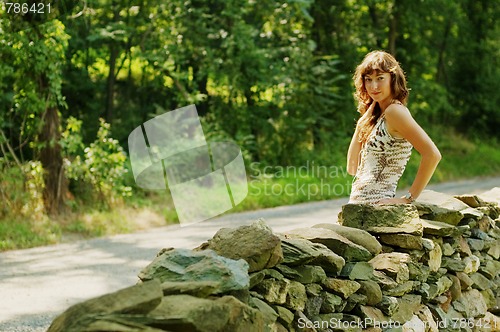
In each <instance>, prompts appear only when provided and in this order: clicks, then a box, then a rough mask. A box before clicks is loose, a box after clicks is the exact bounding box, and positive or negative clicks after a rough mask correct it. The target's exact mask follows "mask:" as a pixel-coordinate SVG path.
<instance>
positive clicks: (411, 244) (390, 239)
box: [379, 234, 423, 250]
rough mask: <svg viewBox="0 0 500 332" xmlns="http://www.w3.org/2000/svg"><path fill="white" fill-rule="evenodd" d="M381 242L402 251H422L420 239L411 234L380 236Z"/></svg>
mask: <svg viewBox="0 0 500 332" xmlns="http://www.w3.org/2000/svg"><path fill="white" fill-rule="evenodd" d="M379 239H380V241H381V242H383V243H385V244H388V245H390V246H395V247H399V248H404V249H417V250H422V249H423V245H422V237H421V236H417V235H411V234H380V235H379Z"/></svg>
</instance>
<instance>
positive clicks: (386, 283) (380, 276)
mask: <svg viewBox="0 0 500 332" xmlns="http://www.w3.org/2000/svg"><path fill="white" fill-rule="evenodd" d="M373 280H374V281H376V282H377V283H378V284H379V285H380V287H381V288H382V289H389V288H394V287H396V286H397V285H398V283H397V282H396V281H394V279H392V278H391V277H389V276H387V274H385V273H384V272H382V271H373Z"/></svg>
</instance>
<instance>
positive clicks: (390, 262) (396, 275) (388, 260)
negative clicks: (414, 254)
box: [369, 252, 411, 283]
mask: <svg viewBox="0 0 500 332" xmlns="http://www.w3.org/2000/svg"><path fill="white" fill-rule="evenodd" d="M408 262H411V258H410V255H408V254H405V253H398V252H392V253H383V254H378V255H377V256H375V257H374V258H373V259H372V260H370V261H369V263H370V264H371V265H372V266H373V268H374V269H375V270H378V271H383V272H384V273H386V274H387V275H388V276H389V277H391V278H392V279H394V280H395V281H396V282H397V283H401V282H405V281H407V280H409V278H410V272H409V270H408V265H407V264H406V263H408Z"/></svg>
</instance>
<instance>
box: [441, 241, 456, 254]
mask: <svg viewBox="0 0 500 332" xmlns="http://www.w3.org/2000/svg"><path fill="white" fill-rule="evenodd" d="M442 250H443V255H445V256H451V255H453V254H454V253H455V249H454V248H453V246H452V245H451V244H449V243H443V247H442Z"/></svg>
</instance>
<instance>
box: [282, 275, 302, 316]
mask: <svg viewBox="0 0 500 332" xmlns="http://www.w3.org/2000/svg"><path fill="white" fill-rule="evenodd" d="M306 301H307V294H306V287H305V286H304V285H302V284H301V283H300V282H297V281H293V280H292V281H290V285H289V286H288V291H287V294H286V301H285V304H284V306H285V307H287V308H288V309H291V310H294V311H295V310H298V311H303V310H304V307H305V305H306Z"/></svg>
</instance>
